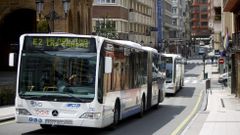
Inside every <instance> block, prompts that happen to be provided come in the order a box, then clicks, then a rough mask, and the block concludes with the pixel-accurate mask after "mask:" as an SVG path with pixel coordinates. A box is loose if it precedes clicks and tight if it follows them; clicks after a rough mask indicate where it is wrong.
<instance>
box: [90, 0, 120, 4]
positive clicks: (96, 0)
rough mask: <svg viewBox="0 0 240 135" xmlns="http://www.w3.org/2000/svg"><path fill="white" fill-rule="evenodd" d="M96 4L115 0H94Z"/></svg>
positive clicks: (114, 0) (114, 1)
mask: <svg viewBox="0 0 240 135" xmlns="http://www.w3.org/2000/svg"><path fill="white" fill-rule="evenodd" d="M95 2H96V3H97V4H105V3H116V0H95Z"/></svg>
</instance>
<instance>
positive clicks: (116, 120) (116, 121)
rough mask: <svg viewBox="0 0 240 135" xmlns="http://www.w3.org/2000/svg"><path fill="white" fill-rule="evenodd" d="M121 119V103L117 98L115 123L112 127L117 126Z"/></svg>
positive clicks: (114, 115)
mask: <svg viewBox="0 0 240 135" xmlns="http://www.w3.org/2000/svg"><path fill="white" fill-rule="evenodd" d="M119 119H120V103H119V101H118V100H117V101H116V103H115V107H114V114H113V123H112V124H111V126H110V128H111V129H115V128H116V126H117V124H118V123H119Z"/></svg>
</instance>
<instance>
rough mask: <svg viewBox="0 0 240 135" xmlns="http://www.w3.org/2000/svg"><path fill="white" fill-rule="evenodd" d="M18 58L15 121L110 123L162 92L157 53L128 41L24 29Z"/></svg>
mask: <svg viewBox="0 0 240 135" xmlns="http://www.w3.org/2000/svg"><path fill="white" fill-rule="evenodd" d="M18 61H19V64H18V73H17V85H16V103H15V106H16V122H18V123H33V124H40V125H41V127H42V128H49V127H52V126H57V125H66V126H81V127H95V128H102V127H106V126H109V125H113V126H114V125H116V124H117V123H118V122H119V120H121V119H123V118H126V117H128V116H130V115H133V114H137V113H138V114H140V116H141V115H143V113H144V111H145V110H147V109H149V108H151V107H153V106H156V107H157V106H158V105H159V103H160V102H162V101H163V98H164V92H163V87H164V82H165V73H163V72H162V71H163V70H161V69H160V63H161V60H160V55H159V54H158V53H157V51H156V50H155V49H152V48H149V47H143V46H141V45H140V44H137V43H134V42H131V41H121V40H110V39H107V38H103V37H99V36H91V35H75V34H53V33H51V34H24V35H22V36H21V37H20V51H19V59H18Z"/></svg>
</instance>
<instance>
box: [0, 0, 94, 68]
mask: <svg viewBox="0 0 240 135" xmlns="http://www.w3.org/2000/svg"><path fill="white" fill-rule="evenodd" d="M36 1H37V0H1V1H0V43H1V44H0V61H1V64H0V71H8V70H16V69H11V68H9V66H8V54H9V52H14V51H15V52H16V53H17V52H18V42H19V36H20V35H21V34H23V33H33V32H39V31H38V28H39V24H40V22H42V21H44V20H45V21H46V22H47V27H48V29H47V30H46V29H45V31H41V32H69V33H76V34H91V33H92V27H91V25H92V2H93V1H92V0H70V9H69V11H68V13H67V14H66V15H65V13H64V11H63V4H62V0H43V10H42V12H40V13H37V12H36ZM53 8H54V10H55V11H56V13H57V18H58V19H55V20H54V21H52V20H48V19H46V16H48V15H49V13H50V12H51V11H52V9H53ZM53 22H54V23H53ZM53 24H54V25H53ZM40 27H41V26H40ZM42 27H43V26H42Z"/></svg>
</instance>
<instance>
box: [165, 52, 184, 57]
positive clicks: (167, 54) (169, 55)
mask: <svg viewBox="0 0 240 135" xmlns="http://www.w3.org/2000/svg"><path fill="white" fill-rule="evenodd" d="M162 55H163V56H166V57H173V58H182V56H181V55H179V54H170V53H163V54H162Z"/></svg>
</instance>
